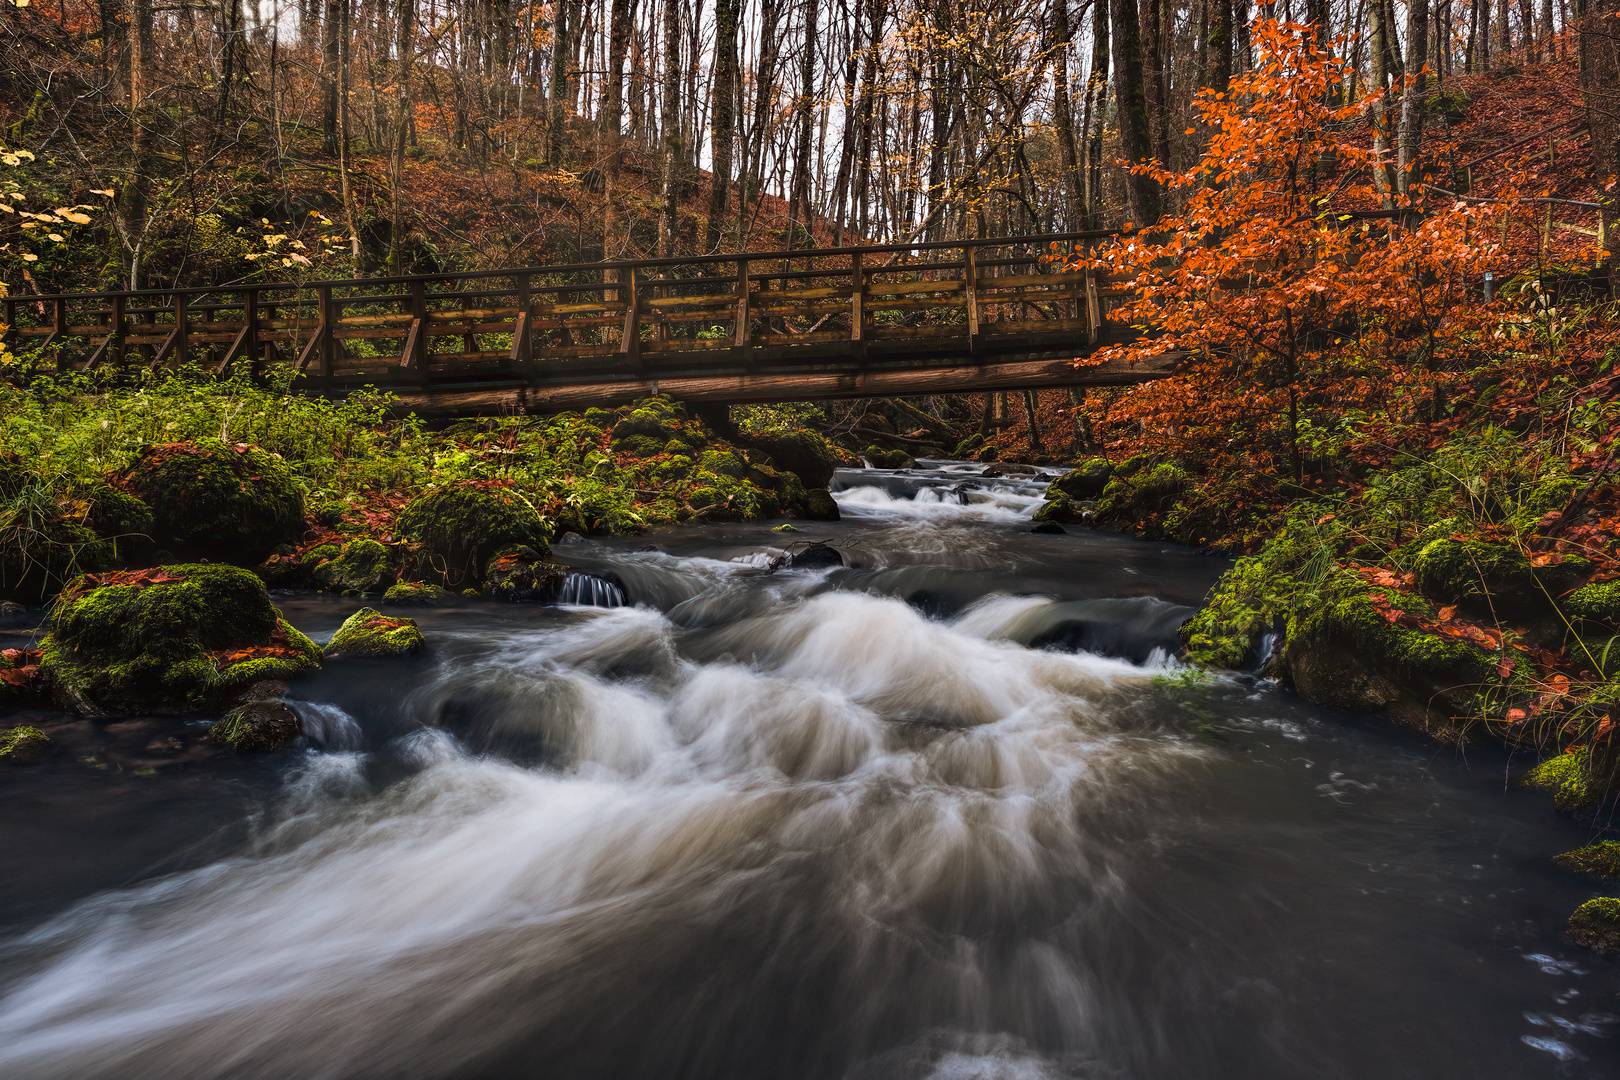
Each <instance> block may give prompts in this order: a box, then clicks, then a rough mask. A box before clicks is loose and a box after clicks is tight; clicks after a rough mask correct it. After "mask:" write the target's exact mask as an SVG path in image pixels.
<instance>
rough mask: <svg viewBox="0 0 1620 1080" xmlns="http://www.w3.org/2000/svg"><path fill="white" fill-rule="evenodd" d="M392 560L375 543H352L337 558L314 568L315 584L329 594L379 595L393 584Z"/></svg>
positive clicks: (369, 541) (384, 549) (362, 541)
mask: <svg viewBox="0 0 1620 1080" xmlns="http://www.w3.org/2000/svg"><path fill="white" fill-rule="evenodd" d="M395 576H396V574H395V571H394V567H393V556H392V554H391V553H390V552H389V550H388V549H387V548H385V547H383V546H382V545H381V544H379V543H378V542H377V541H375V540H365V539H363V540H351V541H350V542H349V543H348V544H346V545H345V546H344V548H343V551H342V552H341V553H339V555H338V556H337V557H336V558H334V559H330V560H328V561H326V562H323V563H321V564H320V565H318V566H316V567H315V581H316V583H317V584H318V585H320V587H321V588H323V589H327V590H329V591H331V592H339V593H344V592H356V593H369V592H378V591H380V590H381V589H383V588H386V587H387V586H388V585H390V584H392V583H393V581H394V578H395Z"/></svg>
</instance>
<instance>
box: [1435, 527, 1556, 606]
mask: <svg viewBox="0 0 1620 1080" xmlns="http://www.w3.org/2000/svg"><path fill="white" fill-rule="evenodd" d="M1412 569H1413V573H1414V574H1415V575H1416V577H1417V584H1418V588H1420V589H1422V590H1423V592H1424V595H1426V596H1430V597H1433V598H1434V599H1436V600H1438V601H1440V602H1441V603H1447V604H1459V603H1460V604H1471V605H1477V604H1478V603H1479V602H1481V601H1483V600H1484V599H1485V598H1486V597H1487V596H1507V595H1512V596H1514V597H1522V596H1525V595H1527V594H1528V593H1529V592H1530V591H1531V590H1533V589H1534V588H1535V577H1534V575H1532V574H1531V572H1530V560H1529V559H1528V558H1526V557H1525V556H1524V555H1523V554H1522V553H1521V552H1518V551H1515V550H1514V549H1512V548H1509V547H1506V546H1504V545H1501V544H1491V543H1487V542H1485V541H1483V540H1466V539H1457V538H1455V537H1450V536H1445V537H1441V538H1439V539H1437V540H1433V541H1431V542H1429V543H1428V544H1426V545H1424V547H1423V549H1422V550H1421V551H1419V552H1418V554H1417V559H1416V561H1415V562H1414V563H1413V566H1412Z"/></svg>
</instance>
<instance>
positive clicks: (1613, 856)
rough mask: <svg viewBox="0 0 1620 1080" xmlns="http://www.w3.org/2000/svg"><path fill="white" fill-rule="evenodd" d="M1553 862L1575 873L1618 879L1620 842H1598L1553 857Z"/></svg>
mask: <svg viewBox="0 0 1620 1080" xmlns="http://www.w3.org/2000/svg"><path fill="white" fill-rule="evenodd" d="M1553 861H1554V862H1556V863H1557V864H1558V865H1559V866H1562V867H1563V868H1564V869H1565V870H1574V871H1575V872H1576V873H1580V874H1595V875H1597V876H1598V877H1605V878H1620V840H1599V841H1598V842H1597V843H1595V844H1587V845H1586V846H1585V847H1578V848H1576V849H1575V850H1574V851H1566V852H1564V853H1563V854H1562V855H1557V856H1554V858H1553Z"/></svg>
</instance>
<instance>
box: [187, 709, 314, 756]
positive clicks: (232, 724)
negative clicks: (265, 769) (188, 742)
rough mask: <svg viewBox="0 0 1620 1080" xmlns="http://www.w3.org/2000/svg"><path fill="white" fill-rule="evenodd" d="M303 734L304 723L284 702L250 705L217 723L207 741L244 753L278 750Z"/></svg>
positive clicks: (220, 719) (226, 715)
mask: <svg viewBox="0 0 1620 1080" xmlns="http://www.w3.org/2000/svg"><path fill="white" fill-rule="evenodd" d="M303 733H304V724H303V721H301V720H299V719H298V714H297V713H295V712H293V711H292V709H290V708H289V707H288V706H287V705H286V703H285V702H281V701H249V702H245V703H243V704H241V705H238V706H237V707H236V708H234V709H232V710H231V711H230V712H228V713H226V714H225V715H224V716H222V717H220V718H219V719H218V720H217V721H215V722H214V725H213V726H212V727H210V728H209V729H208V741H209V742H211V743H213V744H214V745H215V746H228V747H230V748H231V749H232V750H239V751H242V752H243V753H263V752H265V751H268V750H279V749H281V748H282V747H283V746H286V745H288V744H289V743H291V742H292V741H293V740H295V739H297V738H298V737H299V736H300V735H302V734H303Z"/></svg>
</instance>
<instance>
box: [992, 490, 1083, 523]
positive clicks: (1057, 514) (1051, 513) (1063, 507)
mask: <svg viewBox="0 0 1620 1080" xmlns="http://www.w3.org/2000/svg"><path fill="white" fill-rule="evenodd" d="M965 501H966V500H964V502H965ZM1082 516H1083V515H1082V514H1081V512H1080V508H1079V507H1078V506H1075V505H1074V503H1072V502H1070V501H1069V497H1068V496H1067V495H1064V494H1063V493H1062V492H1059V493H1058V494H1056V495H1048V496H1047V497H1046V502H1045V503H1043V504H1042V505H1041V508H1040V509H1039V510H1037V511H1035V514H1034V520H1036V521H1040V522H1046V523H1048V524H1050V525H1051V526H1052V527H1053V528H1054V529H1057V531H1058V532H1062V531H1063V529H1062V528H1061V526H1060V525H1059V524H1058V523H1059V522H1069V523H1071V524H1072V523H1074V522H1077V521H1079V520H1080V519H1081V517H1082Z"/></svg>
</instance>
